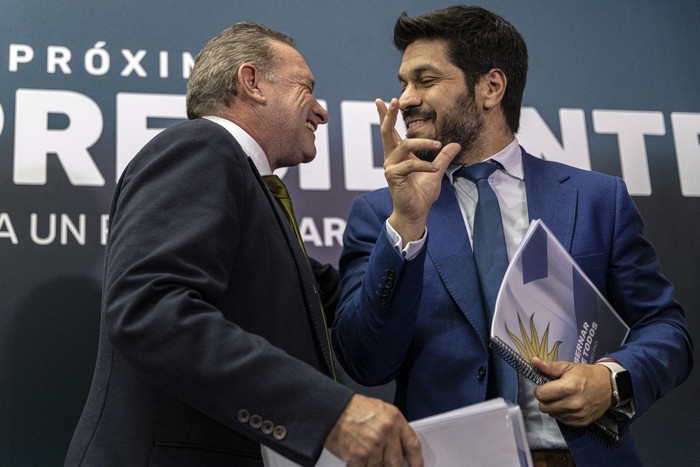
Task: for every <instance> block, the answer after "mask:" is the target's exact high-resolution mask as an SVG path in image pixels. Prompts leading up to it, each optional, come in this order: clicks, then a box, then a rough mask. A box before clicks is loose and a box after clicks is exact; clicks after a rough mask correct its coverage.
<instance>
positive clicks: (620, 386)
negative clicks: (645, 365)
mask: <svg viewBox="0 0 700 467" xmlns="http://www.w3.org/2000/svg"><path fill="white" fill-rule="evenodd" d="M615 385H616V386H617V394H618V397H619V398H620V400H621V401H626V400H630V399H632V397H633V394H632V378H631V377H630V374H629V372H628V371H620V372H618V373H615Z"/></svg>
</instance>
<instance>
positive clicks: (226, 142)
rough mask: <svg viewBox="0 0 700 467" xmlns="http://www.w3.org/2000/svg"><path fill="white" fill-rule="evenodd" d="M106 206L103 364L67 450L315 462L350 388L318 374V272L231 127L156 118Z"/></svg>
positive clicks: (117, 457) (130, 460) (138, 457)
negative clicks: (155, 130) (165, 124)
mask: <svg viewBox="0 0 700 467" xmlns="http://www.w3.org/2000/svg"><path fill="white" fill-rule="evenodd" d="M110 219H111V225H110V235H109V242H108V245H107V251H106V263H105V276H104V291H103V304H102V321H101V333H100V341H99V348H98V356H97V364H96V368H95V375H94V380H93V383H92V387H91V390H90V394H89V396H88V401H87V403H86V406H85V409H84V411H83V414H82V417H81V419H80V422H79V424H78V427H77V429H76V431H75V434H74V436H73V440H72V442H71V445H70V448H69V451H68V456H67V459H66V464H67V465H96V466H112V465H113V466H126V465H151V466H155V465H192V466H201V465H235V466H244V465H245V466H248V465H261V463H262V462H261V458H260V443H262V444H265V445H268V446H271V447H273V448H274V449H275V450H278V451H280V452H281V453H283V454H284V455H286V456H287V457H290V458H291V459H293V460H295V461H296V462H298V463H301V464H304V465H312V464H313V463H314V461H315V459H316V458H317V457H318V455H319V454H320V452H321V449H322V447H323V443H324V441H325V438H326V436H327V435H328V433H329V432H330V430H331V429H332V427H333V426H334V425H335V423H336V421H337V419H338V417H339V416H340V414H341V412H342V411H343V410H344V408H345V406H346V404H347V403H348V401H349V399H350V397H351V395H352V392H351V391H350V390H349V389H348V388H346V387H344V386H342V385H340V384H338V383H336V382H334V381H333V380H332V379H331V378H329V377H328V376H327V375H329V374H331V355H330V352H329V350H330V348H329V343H328V339H327V335H326V332H325V329H324V327H325V326H324V319H323V316H322V312H321V309H320V306H319V300H318V296H317V295H316V292H315V287H314V283H315V278H314V275H313V274H312V272H311V270H310V269H309V266H308V263H307V262H306V258H305V257H304V254H303V252H302V250H301V248H300V246H299V243H298V241H297V240H296V237H295V236H294V233H293V232H292V230H291V228H290V226H289V223H288V222H287V220H286V218H285V217H284V214H283V213H282V211H281V210H280V209H279V207H278V205H277V203H276V202H275V200H274V199H273V198H272V196H271V194H270V192H269V191H268V189H267V188H266V187H265V185H264V183H263V181H262V179H261V178H260V175H259V173H258V172H257V170H256V169H255V167H254V166H253V164H252V162H251V161H250V159H248V157H247V156H246V155H245V153H244V152H243V150H242V149H241V147H240V145H239V144H238V143H237V142H236V140H235V139H234V138H233V136H231V134H230V133H229V132H228V131H227V130H225V129H224V128H222V127H221V126H220V125H218V124H216V123H213V122H211V121H208V120H204V119H201V120H193V121H188V122H184V123H182V124H178V125H176V126H173V127H171V128H169V129H167V130H165V131H163V132H162V133H160V134H159V135H158V136H157V137H155V138H154V139H153V140H152V141H151V142H150V143H148V144H147V145H146V146H145V147H144V148H143V149H142V150H141V151H140V152H139V154H138V155H137V156H136V157H135V158H134V159H133V161H132V162H131V163H130V165H129V166H128V167H127V169H126V171H125V172H124V174H123V176H122V177H121V179H120V181H119V183H118V186H117V189H116V193H115V195H114V198H113V202H112V207H111V211H110ZM326 272H328V271H326ZM330 276H332V274H330ZM331 278H332V277H331ZM331 282H332V280H331ZM329 308H332V307H329ZM324 373H325V374H324ZM257 422H260V423H261V424H262V425H261V424H260V423H257Z"/></svg>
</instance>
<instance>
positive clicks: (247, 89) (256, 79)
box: [236, 63, 266, 104]
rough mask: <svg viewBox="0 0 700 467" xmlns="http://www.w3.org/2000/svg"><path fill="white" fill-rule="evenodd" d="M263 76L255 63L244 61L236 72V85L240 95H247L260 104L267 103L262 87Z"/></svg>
mask: <svg viewBox="0 0 700 467" xmlns="http://www.w3.org/2000/svg"><path fill="white" fill-rule="evenodd" d="M261 78H262V76H261V75H260V72H259V71H258V69H257V68H255V65H252V64H250V63H244V64H243V65H241V66H240V67H239V68H238V73H237V74H236V87H237V89H238V91H239V93H240V97H243V96H246V97H247V98H249V99H252V100H254V101H255V102H257V103H259V104H264V103H265V100H266V99H265V94H263V92H262V90H261V89H260V81H261Z"/></svg>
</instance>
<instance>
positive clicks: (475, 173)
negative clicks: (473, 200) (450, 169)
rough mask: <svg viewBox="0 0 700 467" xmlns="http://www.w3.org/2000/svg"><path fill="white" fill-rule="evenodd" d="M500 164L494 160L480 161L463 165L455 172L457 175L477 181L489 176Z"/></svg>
mask: <svg viewBox="0 0 700 467" xmlns="http://www.w3.org/2000/svg"><path fill="white" fill-rule="evenodd" d="M499 166H500V164H499V163H498V162H494V161H485V162H479V163H478V164H472V165H468V166H465V167H462V168H461V169H459V170H457V171H456V172H455V175H456V176H457V177H464V178H466V179H467V180H470V181H472V182H474V183H476V181H477V180H481V179H487V178H489V175H491V174H492V173H493V172H494V171H495V170H496V169H498V167H499Z"/></svg>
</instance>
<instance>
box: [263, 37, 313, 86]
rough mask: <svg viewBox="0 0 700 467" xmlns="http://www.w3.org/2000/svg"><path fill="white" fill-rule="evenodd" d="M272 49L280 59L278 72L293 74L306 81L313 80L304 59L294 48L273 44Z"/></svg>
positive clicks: (277, 43) (281, 43) (280, 43)
mask: <svg viewBox="0 0 700 467" xmlns="http://www.w3.org/2000/svg"><path fill="white" fill-rule="evenodd" d="M272 47H273V48H274V49H275V51H276V52H277V55H278V57H279V59H280V61H279V64H278V65H277V71H278V72H279V73H281V74H286V73H289V74H292V75H294V76H297V77H299V78H302V79H305V80H313V75H312V74H311V70H310V69H309V67H308V65H307V64H306V61H304V57H302V56H301V54H300V53H299V52H298V51H297V50H296V49H295V48H294V47H292V46H290V45H288V44H285V43H283V42H277V41H275V42H273V44H272Z"/></svg>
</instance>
